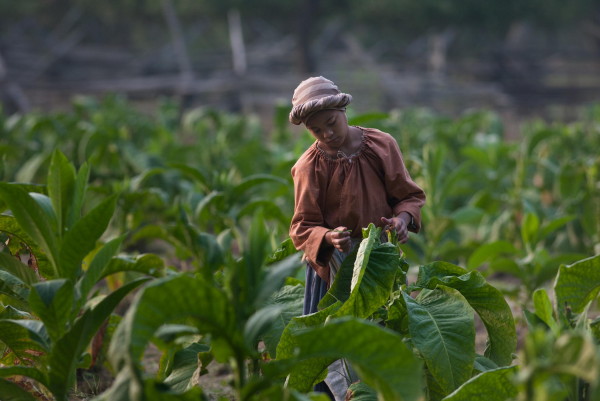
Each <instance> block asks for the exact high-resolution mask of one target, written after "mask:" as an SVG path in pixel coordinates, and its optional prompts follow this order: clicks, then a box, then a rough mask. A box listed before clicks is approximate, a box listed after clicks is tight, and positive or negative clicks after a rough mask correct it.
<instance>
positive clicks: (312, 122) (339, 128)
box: [305, 110, 348, 150]
mask: <svg viewBox="0 0 600 401" xmlns="http://www.w3.org/2000/svg"><path fill="white" fill-rule="evenodd" d="M305 125H306V128H307V129H308V130H309V131H310V133H311V134H312V135H313V136H314V137H315V138H316V139H318V140H319V142H321V143H323V144H325V146H327V147H328V148H330V149H333V150H337V149H339V148H340V147H341V146H342V145H343V144H344V142H345V141H346V139H347V137H348V120H347V118H346V113H345V112H343V111H342V110H321V111H319V112H316V113H315V114H314V115H312V116H311V117H310V118H309V119H308V120H307V121H306V124H305Z"/></svg>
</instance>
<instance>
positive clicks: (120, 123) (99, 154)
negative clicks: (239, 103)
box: [0, 6, 600, 401]
mask: <svg viewBox="0 0 600 401" xmlns="http://www.w3.org/2000/svg"><path fill="white" fill-rule="evenodd" d="M365 7H367V6H365ZM286 110H287V109H286V108H285V107H281V108H280V109H279V110H278V117H277V118H278V121H276V128H275V129H274V133H273V135H271V141H270V142H269V143H265V141H264V138H263V135H264V133H263V132H262V130H261V128H260V127H259V126H258V125H257V124H256V122H255V120H254V119H253V118H250V117H245V116H237V115H232V114H228V113H221V112H217V111H215V110H210V109H197V110H192V111H188V112H186V113H183V115H182V116H181V119H180V118H179V117H178V116H177V114H178V113H177V110H175V109H174V108H173V106H172V105H163V107H162V108H161V109H160V110H158V112H157V113H156V116H155V117H150V116H146V115H142V114H140V113H138V112H136V111H135V110H133V109H132V108H131V107H130V106H129V105H127V103H126V102H125V100H124V99H123V98H119V97H113V98H108V99H106V100H104V101H102V102H94V101H90V99H79V100H78V101H77V102H76V103H75V104H74V111H73V112H72V113H62V114H53V115H41V114H29V115H25V116H13V117H11V118H7V119H2V120H0V124H2V127H1V128H0V129H1V130H2V138H3V144H2V147H0V149H1V150H0V151H1V152H4V153H3V154H2V163H3V164H2V167H1V168H0V176H1V177H2V178H4V180H5V181H6V182H1V183H0V210H1V211H2V214H1V215H0V239H1V240H2V244H3V245H2V247H1V248H0V305H1V306H2V308H1V309H0V355H1V356H0V358H1V359H0V363H1V364H2V365H3V367H2V368H1V369H0V388H2V389H3V390H2V391H4V389H6V390H5V391H6V394H16V395H15V397H19V396H21V395H22V394H23V392H22V390H19V389H16V387H15V385H14V384H13V383H12V382H9V381H7V380H5V379H3V378H12V377H14V376H27V377H29V378H31V379H32V380H34V381H36V382H38V383H39V385H40V386H41V388H45V389H46V390H47V393H48V394H53V395H54V396H55V398H57V399H65V397H67V394H68V391H69V389H70V388H71V387H72V384H73V383H74V381H75V372H76V370H77V369H81V368H84V367H86V366H87V365H89V359H90V358H89V355H88V354H87V352H86V350H87V347H88V345H89V343H90V341H91V339H92V338H93V337H94V335H95V334H96V332H97V331H98V330H99V328H100V326H101V325H102V324H103V322H104V321H105V320H106V319H107V318H108V317H110V316H111V314H112V313H113V311H114V309H115V308H116V306H117V304H118V303H119V301H120V300H121V299H123V298H124V297H125V296H126V295H127V294H128V293H130V292H131V291H133V290H134V289H135V288H137V287H138V286H140V285H142V284H143V285H144V287H143V288H142V289H141V291H140V292H139V293H138V294H137V296H136V298H135V299H134V301H133V303H132V305H131V307H130V308H129V310H128V312H127V315H126V317H125V318H124V319H123V320H122V321H121V323H120V325H119V328H118V329H117V331H116V333H115V334H114V336H113V339H112V341H111V347H110V349H109V361H110V362H111V364H110V365H111V366H110V367H111V369H112V370H113V371H114V372H115V373H116V375H117V376H116V378H115V382H114V383H113V385H112V387H111V388H110V389H109V390H108V391H107V392H106V393H104V394H103V395H102V396H101V397H100V398H99V399H107V400H108V399H111V400H112V399H115V400H119V399H127V400H129V399H132V400H135V399H140V398H143V397H145V398H146V399H167V398H169V399H170V398H173V399H187V398H190V399H204V398H206V397H207V394H203V391H202V390H201V389H199V388H198V387H197V386H196V384H197V381H198V377H200V382H201V378H202V376H203V375H204V374H205V373H206V368H207V366H208V365H209V364H210V363H211V361H213V360H216V361H218V362H220V363H225V364H227V365H229V366H230V367H232V369H233V371H234V376H235V382H234V384H233V387H234V390H235V392H236V395H237V396H239V398H240V399H243V400H254V399H256V400H259V399H260V400H270V399H272V400H280V399H298V400H301V399H319V396H318V395H314V394H308V393H309V392H310V391H311V389H312V386H313V385H314V384H315V382H318V381H320V380H322V379H323V377H324V375H325V374H326V373H327V366H328V365H329V364H330V362H331V361H333V360H335V359H338V358H345V359H347V360H348V361H349V362H350V363H351V364H352V365H353V367H354V368H355V370H356V371H358V373H359V375H360V376H361V380H362V382H361V386H360V387H359V389H360V391H356V392H355V396H356V397H363V398H365V399H375V398H374V397H385V399H418V398H419V397H422V396H423V395H425V397H426V398H428V399H430V400H438V399H443V398H446V399H469V398H470V397H471V396H472V394H478V393H481V394H486V397H487V398H490V399H495V398H494V397H496V398H498V399H503V398H502V397H504V398H507V397H513V398H515V399H534V398H531V397H532V394H540V395H539V397H542V398H543V397H546V398H545V399H561V400H562V399H565V398H568V399H569V400H570V401H571V400H573V401H575V400H583V399H584V398H582V397H583V396H582V395H581V394H592V393H594V392H595V391H596V389H597V387H598V378H597V370H596V369H595V366H596V364H597V346H596V345H595V343H594V341H595V340H598V339H600V335H599V334H598V333H600V323H599V322H598V320H597V319H596V320H594V319H593V316H595V312H596V309H597V306H596V299H597V296H598V288H600V287H599V286H598V280H597V277H596V276H597V274H596V272H597V271H598V266H597V264H598V262H597V258H598V256H595V257H589V255H595V254H596V255H597V254H598V244H599V243H600V237H599V236H598V235H600V234H599V233H600V198H599V196H598V191H597V188H598V184H599V179H600V174H599V173H598V165H600V164H599V161H600V160H599V159H598V155H597V152H595V151H594V149H598V147H599V146H600V142H598V138H600V135H598V128H597V127H598V124H597V122H598V115H597V114H594V113H591V112H590V113H589V114H588V115H587V116H586V117H585V119H583V120H582V121H580V122H577V123H572V124H545V123H541V122H535V123H532V124H530V125H527V126H524V129H523V138H522V141H520V142H519V143H517V142H506V141H504V140H502V125H501V123H500V121H499V118H498V117H497V116H495V115H494V114H492V113H486V112H471V113H467V114H465V115H463V116H461V117H459V118H457V119H455V120H450V119H448V118H444V117H440V116H436V115H433V114H431V113H428V112H426V111H424V110H405V111H402V112H393V113H391V114H389V115H388V114H373V115H365V116H355V117H353V118H354V119H355V120H356V121H358V122H360V121H362V122H363V123H365V124H371V123H372V124H375V125H376V126H377V127H378V128H381V129H383V130H385V131H387V132H390V133H391V134H392V135H394V136H395V137H396V139H397V140H398V143H399V144H400V146H401V149H402V151H403V153H404V157H405V161H406V164H407V166H408V169H409V171H410V172H411V175H412V177H413V178H414V179H415V180H416V182H418V183H419V184H420V185H421V186H422V187H423V188H424V189H425V192H426V193H427V195H428V201H427V204H426V206H425V208H424V209H423V231H422V232H421V233H419V234H418V235H413V234H411V237H410V238H411V239H410V241H409V243H407V244H406V245H402V246H400V245H398V244H396V243H395V240H394V238H390V239H389V243H385V242H384V243H382V242H381V236H380V232H379V231H378V230H376V229H374V228H373V227H371V229H370V230H367V231H366V236H365V239H364V240H363V242H362V243H361V245H360V246H359V247H357V248H356V249H355V250H354V252H353V253H352V254H351V255H350V256H349V257H348V258H346V260H345V261H344V263H343V264H342V267H341V269H340V271H339V272H338V274H337V276H336V280H335V281H334V283H333V284H332V287H331V288H330V291H329V292H328V294H327V295H326V296H325V297H324V299H323V300H322V301H321V304H320V307H321V308H322V310H321V311H320V312H318V313H316V314H313V315H308V316H302V317H299V315H301V313H302V296H303V291H304V288H303V286H302V285H301V280H298V277H300V276H298V274H297V272H298V267H299V266H300V262H299V257H300V254H298V252H297V250H296V249H295V248H294V246H293V243H292V242H291V240H290V239H289V238H288V239H286V240H285V241H283V242H282V239H283V238H286V237H287V229H288V222H289V217H290V216H291V213H292V206H293V187H292V185H291V180H290V176H289V169H290V167H291V166H292V164H293V163H294V161H295V160H296V158H297V157H298V156H299V155H300V153H301V152H302V151H303V150H304V148H305V146H307V145H308V144H309V142H308V139H309V138H310V137H309V136H308V135H305V136H304V137H302V139H298V138H294V141H295V142H294V145H291V144H290V141H291V140H292V137H291V133H290V132H289V131H288V128H287V126H288V123H287V122H286V118H285V117H286V114H287V111H286ZM207 144H211V146H207ZM565 149H568V150H569V154H570V155H571V157H569V158H568V159H565V158H564V157H563V156H564V153H565ZM257 155H260V157H257ZM9 181H10V183H9ZM400 248H402V249H401V250H400ZM274 249H275V252H273V250H274ZM155 250H156V251H157V253H158V255H155V254H151V253H143V252H148V251H149V252H154V251H155ZM122 251H124V253H120V252H122ZM140 253H141V254H140ZM164 260H169V261H170V263H174V264H176V268H177V269H178V270H179V271H178V272H176V273H174V272H173V271H171V269H165V262H164ZM432 260H439V261H438V262H433V263H432V262H431V261H432ZM442 261H444V262H442ZM460 266H466V269H465V268H462V267H460ZM124 272H127V274H125V273H124ZM414 273H417V274H418V276H417V279H416V281H415V282H411V283H408V282H407V277H408V279H409V280H410V279H412V278H413V277H414ZM507 275H508V276H512V277H513V278H514V279H516V280H513V282H515V284H514V287H513V288H510V287H507V286H505V285H502V281H501V280H502V277H503V276H507ZM161 276H166V277H163V278H160V279H158V280H152V279H151V281H150V282H148V283H145V280H148V279H149V278H150V277H161ZM553 279H554V294H553V295H554V296H553V295H552V294H549V293H548V292H546V290H543V289H542V288H541V287H542V286H546V285H547V284H548V283H549V282H550V281H551V280H553ZM100 282H105V283H106V284H108V285H107V286H104V285H100V286H98V285H97V284H98V283H100ZM144 283H145V284H144ZM502 290H507V291H509V292H506V293H504V294H503V292H502ZM506 294H508V295H509V296H513V295H519V298H515V299H518V300H519V301H522V302H523V304H524V305H523V306H524V307H525V308H526V309H527V308H533V309H532V310H533V311H532V312H530V311H528V310H526V312H525V318H526V321H527V324H528V325H529V326H528V327H529V333H525V334H524V346H523V349H521V350H516V346H517V342H516V330H515V322H514V319H513V316H512V312H511V310H510V308H509V306H508V303H507V302H506V300H505V299H504V296H505V295H506ZM553 299H556V304H553ZM513 301H514V300H513ZM588 315H589V316H591V317H589V318H588ZM476 319H479V320H481V322H482V323H483V326H484V328H485V332H487V337H488V341H487V348H486V349H485V350H484V351H483V352H480V353H483V354H484V356H482V355H478V352H479V350H476V349H475V344H474V330H475V321H476ZM113 320H115V315H113ZM374 323H376V324H374ZM350 331H351V332H352V336H351V337H352V338H349V337H350V336H349V335H348V332H350ZM485 332H482V333H478V335H479V334H482V335H485ZM316 339H319V341H317V340H316ZM322 339H326V341H322ZM340 339H344V341H341V340H340ZM346 339H348V340H347V341H346ZM150 343H153V344H154V345H156V346H157V347H158V348H159V350H160V351H161V352H162V358H161V364H160V368H159V371H158V373H157V374H156V376H154V377H149V376H150V375H148V374H147V372H145V371H144V366H143V364H142V363H141V360H140V358H141V357H142V355H144V353H145V351H146V349H147V347H148V346H149V344H150ZM382 344H385V345H382ZM390 350H391V351H390ZM515 353H516V354H517V355H518V357H517V359H515ZM513 363H514V364H516V365H517V366H513V367H510V368H509V367H508V366H509V365H511V364H513ZM500 384H501V387H502V388H498V387H497V386H498V385H500ZM353 388H356V386H355V387H353ZM368 388H370V390H368ZM575 393H578V394H579V395H577V396H575V395H574V394H575ZM3 394H4V392H3ZM23 397H27V396H25V395H23ZM286 397H287V398H286ZM369 397H370V398H369ZM577 397H579V398H577ZM357 399H360V398H357ZM540 399H541V398H540Z"/></svg>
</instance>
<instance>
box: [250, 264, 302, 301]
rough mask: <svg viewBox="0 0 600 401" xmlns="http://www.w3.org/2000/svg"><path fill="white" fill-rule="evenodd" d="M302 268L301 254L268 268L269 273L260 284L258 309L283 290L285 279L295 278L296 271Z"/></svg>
mask: <svg viewBox="0 0 600 401" xmlns="http://www.w3.org/2000/svg"><path fill="white" fill-rule="evenodd" d="M302 266H303V264H302V262H301V261H300V254H298V253H296V254H294V255H291V256H289V257H287V258H285V259H283V260H282V261H280V262H276V263H273V264H271V265H269V266H267V267H266V269H267V271H266V273H265V274H264V276H263V278H262V279H261V281H260V283H259V284H258V294H257V296H256V298H255V301H254V302H255V305H256V306H257V307H259V306H262V305H263V304H264V303H265V302H266V301H267V299H269V297H271V296H272V295H273V294H274V293H275V292H276V291H278V290H279V289H280V288H281V286H282V285H283V283H284V282H285V279H286V278H287V277H290V276H294V275H295V273H296V271H297V270H298V269H299V268H300V267H302Z"/></svg>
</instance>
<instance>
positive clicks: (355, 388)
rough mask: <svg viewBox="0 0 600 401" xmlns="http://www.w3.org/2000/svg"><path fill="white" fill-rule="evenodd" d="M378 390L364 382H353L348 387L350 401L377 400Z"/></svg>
mask: <svg viewBox="0 0 600 401" xmlns="http://www.w3.org/2000/svg"><path fill="white" fill-rule="evenodd" d="M377 398H378V397H377V391H375V390H373V389H372V388H371V387H369V386H367V385H366V384H365V383H363V382H360V381H359V382H356V383H352V384H351V385H350V387H349V388H348V397H347V400H348V401H377Z"/></svg>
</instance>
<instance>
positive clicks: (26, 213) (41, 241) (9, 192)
mask: <svg viewBox="0 0 600 401" xmlns="http://www.w3.org/2000/svg"><path fill="white" fill-rule="evenodd" d="M0 198H2V199H3V200H4V201H5V202H6V203H7V204H8V207H9V208H10V210H11V211H12V214H13V216H15V218H16V219H17V222H18V223H19V225H20V227H21V228H22V229H23V231H25V233H27V235H28V236H29V237H31V238H32V239H33V241H34V242H35V244H36V245H38V246H40V247H41V248H42V250H43V251H44V253H45V254H46V256H47V257H48V259H49V260H50V263H51V265H52V266H53V271H54V274H55V276H56V277H58V276H59V273H58V265H57V263H58V260H59V259H58V238H57V236H56V232H54V230H53V228H52V222H51V220H50V219H49V218H48V216H47V215H46V213H45V212H44V211H43V210H42V207H41V206H40V205H39V204H38V203H37V202H36V201H35V200H34V199H33V198H32V197H31V196H30V195H29V194H28V193H27V192H25V190H23V189H22V188H20V187H19V186H17V185H12V184H7V183H0Z"/></svg>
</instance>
